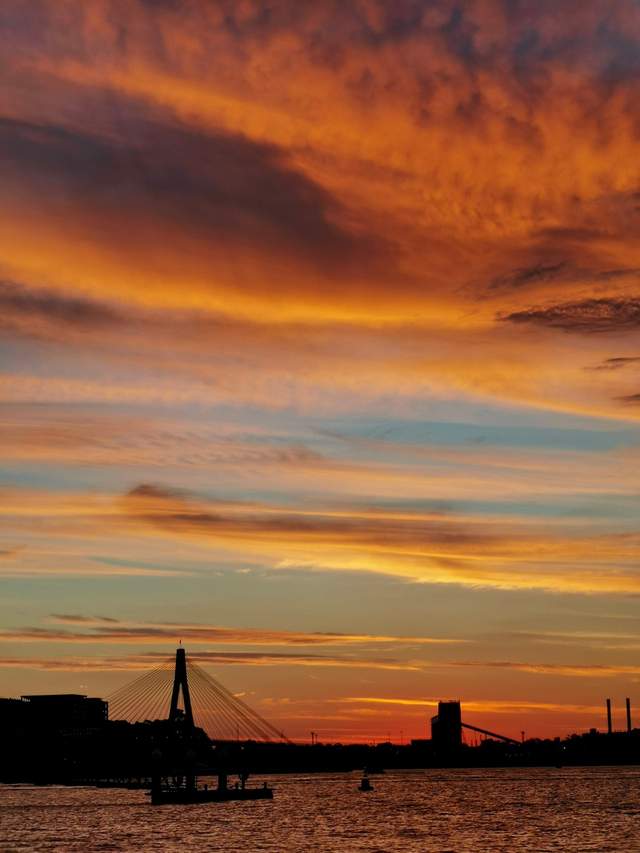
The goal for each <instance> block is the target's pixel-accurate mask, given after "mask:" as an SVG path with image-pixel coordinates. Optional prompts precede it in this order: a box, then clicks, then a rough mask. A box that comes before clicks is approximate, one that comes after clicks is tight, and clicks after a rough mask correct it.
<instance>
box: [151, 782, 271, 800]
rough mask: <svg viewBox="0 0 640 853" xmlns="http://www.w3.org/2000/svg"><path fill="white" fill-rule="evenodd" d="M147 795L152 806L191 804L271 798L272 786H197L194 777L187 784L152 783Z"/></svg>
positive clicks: (265, 784)
mask: <svg viewBox="0 0 640 853" xmlns="http://www.w3.org/2000/svg"><path fill="white" fill-rule="evenodd" d="M147 795H148V796H149V797H151V805H152V806H164V805H193V804H196V803H226V802H230V801H237V800H240V801H244V800H272V799H273V788H269V787H268V785H267V783H266V782H265V783H264V785H263V786H262V788H247V787H245V786H244V785H236V786H234V787H233V788H229V787H227V785H226V784H220V783H218V787H217V788H209V787H208V786H207V785H204V786H203V787H202V788H199V787H198V784H197V782H196V781H195V779H194V780H193V783H192V784H187V785H165V786H163V785H160V784H154V785H152V787H151V790H150V791H148V792H147Z"/></svg>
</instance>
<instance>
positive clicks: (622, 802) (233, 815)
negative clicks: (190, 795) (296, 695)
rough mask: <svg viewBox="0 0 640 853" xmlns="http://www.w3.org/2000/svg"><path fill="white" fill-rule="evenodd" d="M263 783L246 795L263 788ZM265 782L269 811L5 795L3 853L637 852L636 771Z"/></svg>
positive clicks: (130, 798)
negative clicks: (363, 784)
mask: <svg viewBox="0 0 640 853" xmlns="http://www.w3.org/2000/svg"><path fill="white" fill-rule="evenodd" d="M262 781H263V778H261V777H260V778H253V779H252V780H251V784H259V785H261V784H262ZM372 782H373V785H374V790H373V791H372V792H369V793H361V792H359V791H358V790H357V786H358V784H359V776H358V775H356V774H347V775H344V774H341V775H314V776H311V775H289V776H270V777H269V784H271V785H273V786H274V788H275V799H274V800H273V801H272V802H268V801H267V802H253V803H252V802H249V803H222V804H211V805H196V806H160V807H152V806H149V805H148V804H147V797H146V796H145V794H144V792H143V791H127V790H121V789H95V788H70V787H28V786H8V785H7V786H0V851H2V853H9V852H10V853H13V851H21V852H22V851H38V853H40V851H65V853H66V851H73V852H74V853H75V851H77V853H89V851H100V853H111V851H123V853H133V851H135V852H136V853H140V851H144V853H150V852H151V853H152V852H153V851H168V853H172V852H173V851H180V853H185V851H188V853H204V851H207V853H210V851H225V853H241V852H242V853H254V851H255V853H258V851H259V853H312V851H318V853H365V851H366V853H396V851H397V853H425V851H426V853H431V851H433V853H436V851H437V853H485V851H486V852H487V853H507V851H508V853H517V852H518V851H534V853H546V851H562V853H587V851H594V853H595V851H597V853H603V852H604V851H615V852H616V853H623V851H625V853H626V851H639V852H640V768H636V767H622V768H620V767H615V768H613V767H604V768H602V767H598V768H533V769H531V768H517V769H509V770H506V769H487V770H425V771H416V772H390V773H386V774H384V775H381V776H374V777H372Z"/></svg>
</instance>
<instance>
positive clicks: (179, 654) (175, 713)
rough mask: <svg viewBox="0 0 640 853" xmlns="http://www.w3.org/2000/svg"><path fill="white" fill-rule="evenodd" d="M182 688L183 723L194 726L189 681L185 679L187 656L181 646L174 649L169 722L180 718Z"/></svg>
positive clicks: (190, 726)
mask: <svg viewBox="0 0 640 853" xmlns="http://www.w3.org/2000/svg"><path fill="white" fill-rule="evenodd" d="M181 689H182V702H183V704H184V723H185V724H186V725H187V726H188V727H189V728H190V729H192V728H194V723H193V710H192V708H191V695H190V693H189V681H188V680H187V656H186V654H185V650H184V649H183V648H182V646H181V647H180V648H178V649H176V666H175V669H174V672H173V690H172V691H171V706H170V708H169V722H171V723H174V722H176V720H178V719H180V713H181V712H180V709H179V708H178V698H179V696H180V690H181Z"/></svg>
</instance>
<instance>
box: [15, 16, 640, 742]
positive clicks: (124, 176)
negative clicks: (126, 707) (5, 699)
mask: <svg viewBox="0 0 640 853" xmlns="http://www.w3.org/2000/svg"><path fill="white" fill-rule="evenodd" d="M0 67H1V69H2V86H0V180H1V184H0V185H1V187H2V191H1V192H0V328H1V331H2V334H1V337H0V405H1V411H0V452H1V460H0V577H1V588H2V594H1V595H0V668H1V682H0V683H1V687H0V695H3V696H17V695H20V694H23V693H35V692H79V693H88V694H90V695H102V696H104V695H106V694H108V693H110V692H111V691H113V690H114V689H116V688H117V687H119V686H120V685H122V684H124V683H126V682H127V680H129V679H131V678H133V677H135V676H136V675H139V674H140V673H141V672H143V671H144V670H145V669H148V668H149V667H151V666H153V665H154V664H155V663H157V662H159V661H161V660H163V659H165V658H167V657H169V656H170V655H171V654H172V653H173V651H174V649H175V647H176V643H177V641H178V640H179V639H182V641H183V644H184V645H185V646H186V648H187V650H188V653H189V654H191V655H192V657H193V658H194V659H195V660H198V662H199V663H200V664H201V665H203V666H204V667H205V668H206V669H207V671H209V672H210V673H211V674H213V675H214V676H215V677H216V678H218V679H219V680H220V681H222V682H223V684H225V685H226V686H227V687H228V688H229V689H230V690H232V691H233V692H235V693H238V694H241V695H242V697H243V699H244V700H245V701H247V702H248V703H249V704H250V705H252V706H253V707H254V708H255V709H256V710H258V711H259V712H260V713H261V714H263V715H264V716H265V717H267V718H268V719H269V720H270V721H272V722H273V723H274V724H277V726H278V727H279V728H282V729H284V730H285V731H286V733H287V734H288V735H289V736H290V737H292V738H294V739H308V738H309V732H310V730H312V729H313V730H314V731H316V732H318V733H319V737H320V739H321V740H330V741H335V740H343V741H348V740H367V741H370V740H372V739H380V738H386V737H387V736H388V735H389V734H390V735H391V737H392V738H393V739H394V740H399V738H400V733H401V732H402V736H403V737H404V739H405V740H406V739H408V738H411V737H425V736H426V735H427V720H428V717H429V716H430V715H431V714H432V713H434V711H433V708H434V703H436V702H437V700H438V699H439V698H459V699H461V701H462V703H463V718H464V719H465V720H466V721H467V722H470V723H473V724H475V725H479V726H483V727H488V728H491V729H494V730H497V731H499V732H504V733H505V734H507V735H512V736H515V737H520V731H521V730H525V731H526V733H527V736H556V735H565V734H568V733H570V732H572V731H576V730H584V729H587V728H589V727H590V726H597V727H600V728H603V727H604V725H605V711H604V700H605V698H606V697H608V696H611V697H612V699H613V702H614V723H615V725H616V726H618V727H620V728H621V727H622V726H623V714H622V710H623V706H624V698H625V697H626V696H630V697H631V700H632V704H633V705H634V707H637V715H636V720H635V722H636V723H637V724H638V725H640V654H639V652H640V633H639V627H640V615H639V612H638V596H639V595H640V528H639V521H640V511H639V500H638V498H639V493H640V485H639V484H640V340H639V333H640V3H639V2H638V0H617V1H616V2H613V3H612V2H611V1H610V0H457V2H456V0H349V2H346V0H341V2H339V0H321V2H301V0H85V2H80V3H79V2H78V0H3V2H2V3H1V4H0Z"/></svg>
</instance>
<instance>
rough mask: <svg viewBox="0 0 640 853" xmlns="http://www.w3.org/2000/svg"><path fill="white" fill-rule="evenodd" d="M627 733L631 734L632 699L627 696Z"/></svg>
mask: <svg viewBox="0 0 640 853" xmlns="http://www.w3.org/2000/svg"><path fill="white" fill-rule="evenodd" d="M626 702H627V732H628V733H629V734H631V699H629V697H628V696H627V699H626Z"/></svg>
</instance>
